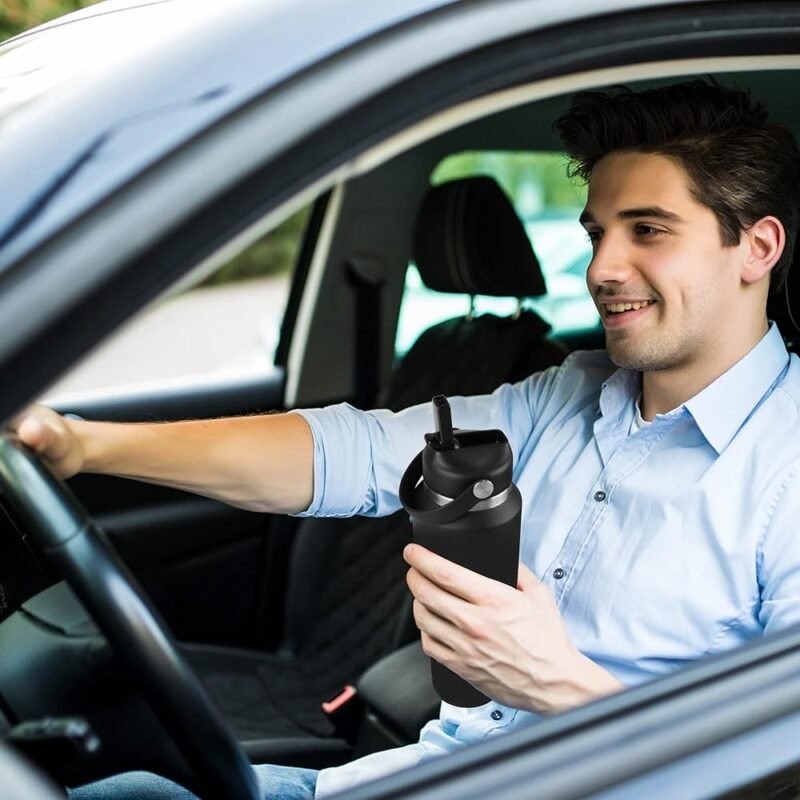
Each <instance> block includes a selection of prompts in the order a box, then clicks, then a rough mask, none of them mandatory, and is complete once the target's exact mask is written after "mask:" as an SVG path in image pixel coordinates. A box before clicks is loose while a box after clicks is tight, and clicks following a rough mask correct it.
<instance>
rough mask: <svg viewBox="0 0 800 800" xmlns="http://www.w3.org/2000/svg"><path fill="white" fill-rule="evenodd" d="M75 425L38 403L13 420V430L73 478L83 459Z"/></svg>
mask: <svg viewBox="0 0 800 800" xmlns="http://www.w3.org/2000/svg"><path fill="white" fill-rule="evenodd" d="M72 425H73V423H71V422H70V421H69V420H66V419H64V417H62V416H61V415H60V414H57V413H56V412H55V411H53V410H52V409H49V408H47V407H46V406H41V405H36V406H31V407H30V408H27V409H26V410H25V411H23V412H22V413H21V414H20V415H19V416H18V417H17V418H16V419H15V420H14V421H13V422H12V423H11V430H12V431H14V432H16V434H17V436H18V437H19V439H20V441H21V442H22V443H23V444H26V445H27V446H28V447H30V448H31V450H33V451H34V452H35V453H36V454H37V455H38V456H39V457H40V458H42V459H44V461H46V462H47V464H48V465H49V466H50V467H52V468H53V469H54V470H55V472H56V473H57V474H58V475H60V476H61V477H62V478H71V477H72V476H73V475H75V473H77V472H80V471H81V469H82V467H83V462H84V452H83V446H82V445H81V442H80V439H79V438H78V436H77V435H76V433H75V431H74V430H73V428H72Z"/></svg>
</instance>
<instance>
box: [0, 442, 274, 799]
mask: <svg viewBox="0 0 800 800" xmlns="http://www.w3.org/2000/svg"><path fill="white" fill-rule="evenodd" d="M0 490H2V492H3V495H4V497H5V499H6V500H7V502H8V504H9V506H11V507H12V508H13V509H14V510H15V511H16V512H17V514H18V515H19V517H20V519H21V520H22V521H23V523H24V524H25V526H26V527H27V530H28V535H29V537H30V539H31V540H32V541H33V542H34V544H35V546H36V547H37V549H38V550H39V551H40V553H41V554H42V555H43V556H44V558H45V559H46V560H47V562H48V563H49V565H50V566H51V567H52V568H53V569H54V570H55V571H56V572H57V573H58V574H59V575H61V576H62V577H64V578H65V579H66V581H67V583H68V584H69V585H70V586H71V588H72V589H73V591H74V592H75V594H76V595H77V596H78V598H79V599H80V600H81V601H82V602H83V604H84V606H85V607H86V610H87V611H88V612H89V614H90V615H91V616H92V618H93V619H94V621H95V622H96V623H97V626H98V627H99V628H100V630H101V631H102V633H103V634H104V635H105V637H106V638H107V639H108V641H109V642H110V643H111V646H112V647H113V648H114V650H115V651H116V652H117V654H118V655H119V656H120V657H121V658H122V659H123V660H124V662H125V663H126V664H127V666H128V667H129V668H130V670H131V672H132V674H134V675H136V676H137V678H138V680H139V681H140V684H141V689H142V691H143V692H144V694H145V696H146V697H147V699H148V701H149V702H150V704H151V706H152V707H153V710H154V711H155V712H156V716H157V717H158V718H159V720H160V721H161V723H162V725H163V726H164V727H165V729H166V730H167V731H168V733H169V734H170V735H171V736H172V739H173V741H174V743H175V745H176V746H177V748H178V750H179V751H180V752H181V754H182V755H183V757H184V758H185V760H186V762H187V763H188V764H189V766H190V768H191V769H192V771H193V774H194V777H195V778H196V779H197V782H198V785H199V786H200V787H202V795H203V797H206V798H225V800H239V799H241V800H256V799H257V798H258V797H259V792H258V785H257V782H256V778H255V773H254V772H253V769H252V767H251V766H250V763H249V762H248V759H247V756H246V755H245V752H244V750H243V749H242V748H241V746H240V745H239V743H238V742H237V741H236V739H235V738H234V737H233V735H232V734H231V732H230V731H229V729H228V727H227V725H226V724H225V722H224V721H223V719H222V717H221V716H220V714H219V713H218V712H217V710H216V709H215V708H214V706H213V705H212V704H211V702H210V700H209V699H208V696H207V695H206V693H205V691H204V689H203V688H202V686H201V684H200V682H199V680H198V679H197V677H196V676H195V674H194V673H193V672H192V671H191V669H190V668H189V667H188V665H187V664H186V662H185V661H184V659H183V658H182V657H181V655H180V654H179V653H178V651H177V650H176V648H175V645H174V643H173V640H172V637H171V635H170V634H169V632H168V631H167V628H166V625H165V624H164V622H163V621H162V620H161V618H160V616H159V614H158V612H157V611H156V610H155V608H154V607H153V606H152V605H151V603H150V602H149V601H148V600H147V598H146V597H145V595H144V593H143V591H142V590H141V588H139V586H138V583H137V581H136V579H135V577H134V576H133V574H132V573H131V571H130V570H129V569H128V567H127V566H126V565H125V564H124V563H123V561H122V560H121V559H120V557H119V556H118V555H117V553H116V552H115V551H114V549H113V547H112V546H111V544H110V543H109V541H108V538H107V537H106V535H105V534H104V533H103V531H102V530H100V528H98V527H97V525H95V523H94V522H93V521H92V519H91V518H90V517H89V515H88V513H87V512H86V510H85V509H84V508H83V507H82V506H81V505H80V503H79V502H78V501H77V500H76V498H75V496H74V495H73V494H72V492H71V491H70V490H69V489H68V488H67V486H66V485H65V484H64V482H63V481H61V480H60V479H59V478H57V477H56V476H55V475H54V474H53V473H52V472H51V471H50V469H49V468H48V467H47V466H46V465H45V464H44V463H43V462H42V461H41V460H40V459H39V458H38V457H37V456H36V455H34V453H33V452H32V451H31V450H30V449H28V448H27V447H26V446H25V445H23V444H22V443H21V442H20V441H19V440H18V439H17V438H16V437H15V436H13V435H6V436H2V437H0Z"/></svg>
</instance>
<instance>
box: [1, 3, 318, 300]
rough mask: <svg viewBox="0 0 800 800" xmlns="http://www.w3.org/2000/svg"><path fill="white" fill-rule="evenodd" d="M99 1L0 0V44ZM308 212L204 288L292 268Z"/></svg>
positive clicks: (244, 254)
mask: <svg viewBox="0 0 800 800" xmlns="http://www.w3.org/2000/svg"><path fill="white" fill-rule="evenodd" d="M97 1H98V0H0V41H2V40H5V39H8V38H10V37H11V36H16V34H18V33H22V32H23V31H25V30H28V29H29V28H32V27H34V26H36V25H39V24H41V23H43V22H49V21H50V20H51V19H54V18H55V17H59V16H61V15H63V14H67V13H69V12H70V11H77V10H78V9H81V8H86V6H90V5H93V4H94V3H96V2H97ZM307 217H308V209H303V210H302V211H300V212H298V213H297V214H294V215H292V216H291V217H289V218H288V219H286V220H285V221H284V222H283V223H281V224H280V225H278V226H277V227H276V228H275V229H274V230H272V231H270V233H268V234H267V235H266V236H264V237H263V238H262V239H260V240H259V241H258V242H256V243H255V244H253V245H252V246H251V247H249V248H247V250H245V251H244V252H242V253H240V254H239V255H238V256H236V257H235V258H233V259H231V261H229V262H228V263H227V264H225V265H224V266H223V267H221V268H220V269H219V270H217V272H215V273H214V274H213V275H212V276H211V277H210V278H208V279H206V281H205V282H204V283H203V285H204V286H210V285H217V284H220V283H227V282H229V281H234V280H242V279H248V278H255V277H261V276H265V275H279V274H285V273H287V272H289V271H290V270H291V269H292V267H293V266H294V262H295V259H296V257H297V252H298V250H299V246H300V243H301V241H302V233H303V229H304V228H305V223H306V219H307Z"/></svg>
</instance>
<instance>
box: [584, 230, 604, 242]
mask: <svg viewBox="0 0 800 800" xmlns="http://www.w3.org/2000/svg"><path fill="white" fill-rule="evenodd" d="M600 235H601V234H600V231H586V238H587V239H588V241H589V242H590V243H591V244H597V243H598V242H599V241H600Z"/></svg>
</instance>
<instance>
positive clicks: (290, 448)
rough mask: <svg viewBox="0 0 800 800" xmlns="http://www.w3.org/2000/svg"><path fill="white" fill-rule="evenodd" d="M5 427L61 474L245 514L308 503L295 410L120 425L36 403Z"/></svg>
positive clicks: (307, 444) (300, 424) (309, 480)
mask: <svg viewBox="0 0 800 800" xmlns="http://www.w3.org/2000/svg"><path fill="white" fill-rule="evenodd" d="M12 429H15V430H16V431H17V434H18V436H19V438H20V439H21V440H22V441H23V442H24V443H25V444H27V445H28V446H29V447H31V448H32V449H34V450H35V451H36V452H37V453H38V454H39V455H40V456H41V457H42V458H44V459H45V460H46V461H47V462H48V463H49V464H50V465H51V466H52V467H53V468H54V469H55V470H56V471H57V472H58V473H59V474H60V475H61V476H62V477H65V478H66V477H71V476H72V475H74V474H75V473H77V472H96V473H104V474H108V475H119V476H123V477H127V478H137V479H139V480H143V481H147V482H149V483H158V484H162V485H164V486H171V487H174V488H177V489H185V490H187V491H190V492H195V493H197V494H202V495H205V496H206V497H212V498H214V499H216V500H222V501H224V502H226V503H230V504H231V505H234V506H238V507H239V508H245V509H248V510H251V511H270V512H289V513H291V512H299V511H304V510H305V509H306V508H308V506H309V504H310V503H311V498H312V494H313V469H314V467H313V454H314V445H313V439H312V435H311V429H310V428H309V426H308V423H307V422H306V421H305V420H304V419H303V418H302V417H301V416H300V415H298V414H266V415H260V416H252V417H231V418H226V419H215V420H192V421H188V422H168V423H154V424H150V423H136V424H127V423H111V422H89V421H84V420H70V419H64V418H63V417H61V416H59V415H58V414H56V413H55V412H53V411H51V410H50V409H48V408H45V407H43V406H35V407H33V408H31V409H29V410H28V411H26V412H25V413H23V414H22V415H21V416H20V417H18V418H17V419H16V420H15V422H14V423H13V424H12Z"/></svg>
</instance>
